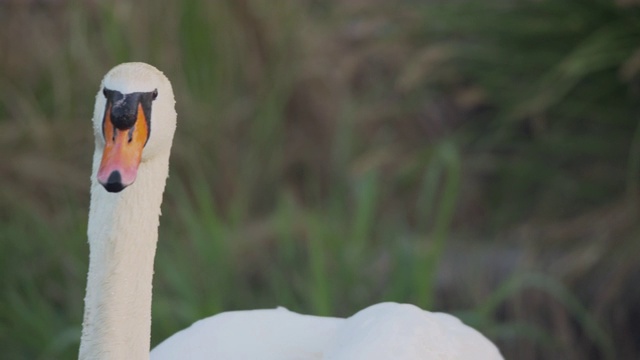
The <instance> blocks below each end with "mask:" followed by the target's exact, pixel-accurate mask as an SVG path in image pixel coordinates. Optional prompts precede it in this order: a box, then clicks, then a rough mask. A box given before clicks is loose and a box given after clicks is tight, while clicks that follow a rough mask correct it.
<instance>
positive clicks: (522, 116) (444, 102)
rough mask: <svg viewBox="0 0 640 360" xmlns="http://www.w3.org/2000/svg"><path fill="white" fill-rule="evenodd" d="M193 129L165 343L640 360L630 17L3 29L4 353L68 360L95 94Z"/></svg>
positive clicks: (576, 9)
mask: <svg viewBox="0 0 640 360" xmlns="http://www.w3.org/2000/svg"><path fill="white" fill-rule="evenodd" d="M125 61H145V62H149V63H152V64H154V65H156V66H157V67H158V68H160V69H162V70H163V71H164V72H165V73H166V74H167V76H168V77H169V78H170V79H171V81H172V83H173V86H174V92H175V93H176V97H177V107H178V114H179V124H178V130H177V134H176V139H175V142H174V148H173V149H174V150H173V154H172V161H171V176H170V178H169V182H168V188H167V191H166V193H165V201H164V204H163V216H162V218H161V227H160V240H159V247H158V254H157V260H156V276H155V279H154V300H153V301H154V303H153V306H154V307H153V318H154V320H153V330H152V333H153V338H152V343H153V344H157V343H158V342H160V341H162V340H163V339H165V338H166V337H167V336H169V335H170V334H172V333H174V332H175V331H177V330H179V329H181V328H183V327H185V326H187V325H189V324H190V323H192V322H193V321H194V320H196V319H199V318H202V317H206V316H209V315H212V314H215V313H217V312H220V311H225V310H235V309H246V308H262V307H275V306H277V305H281V306H286V307H287V308H289V309H291V310H294V311H299V312H305V313H314V314H319V315H333V316H350V315H351V314H353V313H354V312H355V311H357V310H358V309H361V308H363V307H365V306H367V305H370V304H372V303H377V302H381V301H398V302H411V303H414V304H417V305H419V306H421V307H424V308H428V309H432V310H434V311H447V312H453V313H455V314H456V315H458V316H460V317H461V318H462V319H463V320H464V321H465V322H467V323H468V324H470V325H472V326H474V327H476V328H478V329H479V330H480V331H482V332H483V333H485V334H487V335H488V336H489V337H490V338H491V339H492V340H494V341H496V342H497V344H498V346H499V347H500V348H501V351H502V352H503V354H504V355H505V357H506V358H517V359H538V358H540V359H555V358H563V359H602V358H604V359H636V358H638V355H639V354H640V345H639V344H638V341H637V339H638V338H639V337H640V326H639V325H638V324H640V308H639V307H638V304H640V292H639V291H638V286H637V284H638V281H640V265H639V264H640V263H638V261H637V254H639V253H640V242H639V241H638V239H639V238H640V222H639V221H638V220H639V219H638V214H639V212H638V211H639V210H640V208H639V207H638V204H639V203H640V202H639V197H640V190H639V186H640V117H639V115H638V104H639V100H640V6H639V4H638V3H637V2H634V1H619V2H617V3H613V2H611V1H605V0H580V1H574V2H555V1H550V0H549V1H508V2H506V1H500V0H494V1H489V2H487V1H474V0H467V1H463V2H457V1H455V2H435V1H434V2H424V3H423V2H416V1H402V2H393V3H392V2H384V1H368V2H362V1H326V2H319V1H311V0H307V1H293V0H278V1H275V2H270V1H260V0H224V1H216V2H200V1H195V0H185V1H180V2H178V1H176V2H169V1H165V2H152V1H150V0H146V1H139V2H135V3H133V2H114V3H102V2H86V3H85V2H74V1H50V2H35V1H33V2H30V1H5V2H2V3H0V69H1V71H0V152H1V153H2V161H0V174H1V177H0V179H1V180H0V181H2V183H1V184H2V186H0V274H1V276H0V349H2V354H3V357H6V358H8V359H60V358H73V357H74V356H76V353H77V347H78V344H79V336H80V326H81V321H82V310H83V297H84V286H85V281H86V271H87V261H88V246H87V244H86V222H87V208H88V192H89V191H88V190H89V189H88V185H89V181H88V176H89V171H90V162H91V154H92V153H93V134H92V130H91V125H90V117H91V112H92V107H93V102H94V96H95V95H94V94H95V92H96V91H97V89H98V84H99V81H100V78H101V77H102V76H103V75H104V73H105V72H106V71H107V70H108V69H110V68H111V67H112V66H114V65H115V64H117V63H120V62H125Z"/></svg>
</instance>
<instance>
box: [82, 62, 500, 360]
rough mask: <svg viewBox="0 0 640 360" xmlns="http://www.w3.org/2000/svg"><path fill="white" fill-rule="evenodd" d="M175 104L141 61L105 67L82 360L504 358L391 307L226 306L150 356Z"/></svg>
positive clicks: (436, 320)
mask: <svg viewBox="0 0 640 360" xmlns="http://www.w3.org/2000/svg"><path fill="white" fill-rule="evenodd" d="M174 103H175V101H174V98H173V90H172V89H171V84H170V82H169V80H168V79H167V78H166V77H165V76H164V75H163V74H162V73H161V72H160V71H158V70H157V69H156V68H154V67H153V66H151V65H148V64H144V63H126V64H121V65H118V66H116V67H115V68H113V69H112V70H110V71H109V72H108V73H107V74H106V75H105V77H104V79H103V80H102V84H101V86H100V91H99V92H98V95H97V96H96V103H95V109H94V113H93V125H94V133H95V138H96V141H95V153H94V156H93V172H92V175H91V206H90V210H89V226H88V231H87V233H88V237H89V248H90V258H89V259H90V262H89V275H88V280H87V293H86V297H85V312H84V321H83V329H82V338H81V342H80V354H79V357H80V359H92V360H93V359H134V360H135V359H148V358H149V356H150V355H151V358H153V359H155V360H162V359H187V360H188V359H223V360H231V359H242V360H245V359H274V360H276V359H277V360H283V359H291V360H293V359H333V360H340V359H344V360H347V359H368V360H376V359H405V360H408V359H502V357H501V355H500V352H499V351H498V349H497V348H496V347H495V346H494V345H493V344H492V343H491V342H490V341H489V340H487V339H486V338H485V337H483V336H482V335H481V334H480V333H478V332H477V331H475V330H474V329H472V328H470V327H468V326H466V325H464V324H463V323H461V322H460V321H459V320H458V319H456V318H454V317H453V316H450V315H447V314H441V313H430V312H427V311H423V310H421V309H419V308H417V307H415V306H413V305H407V304H395V303H382V304H377V305H373V306H371V307H369V308H366V309H364V310H362V311H360V312H358V313H357V314H355V315H354V316H352V317H350V318H348V319H339V318H328V317H316V316H309V315H300V314H296V313H294V312H291V311H288V310H286V309H284V308H277V309H270V310H252V311H235V312H226V313H222V314H219V315H216V316H212V317H210V318H207V319H204V320H201V321H198V322H196V323H194V324H193V325H192V326H191V327H189V328H187V329H184V330H182V331H180V332H178V333H176V334H175V335H173V336H172V337H170V338H169V339H167V340H165V341H164V342H163V343H161V344H160V345H158V346H157V347H156V348H155V349H154V350H153V351H152V352H151V354H150V353H149V347H150V335H151V281H152V276H153V260H154V256H155V251H156V242H157V239H158V236H157V235H158V223H159V216H160V204H161V202H162V193H163V191H164V187H165V182H166V178H167V175H168V169H169V152H170V149H171V143H172V140H173V133H174V131H175V127H176V112H175V109H174Z"/></svg>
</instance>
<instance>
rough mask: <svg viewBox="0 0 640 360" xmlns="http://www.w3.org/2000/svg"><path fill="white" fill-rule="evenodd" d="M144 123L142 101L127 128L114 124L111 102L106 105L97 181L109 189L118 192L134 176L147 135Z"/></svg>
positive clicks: (131, 182)
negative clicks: (134, 117)
mask: <svg viewBox="0 0 640 360" xmlns="http://www.w3.org/2000/svg"><path fill="white" fill-rule="evenodd" d="M147 124H148V123H147V121H146V119H145V115H144V111H143V110H142V105H141V104H138V111H137V116H136V122H135V123H134V125H133V126H132V127H131V128H129V129H118V128H116V126H115V125H114V124H113V123H112V122H111V105H109V107H108V108H107V111H106V112H105V119H104V122H103V125H102V126H103V129H102V130H103V134H104V138H105V142H106V144H105V147H104V152H103V153H102V161H101V163H100V168H99V169H98V182H100V184H102V186H104V188H105V189H106V190H107V191H108V192H120V191H122V190H123V189H124V188H125V187H127V186H129V185H131V184H133V182H134V181H135V180H136V176H137V174H138V167H139V166H140V159H141V158H142V149H144V145H145V144H146V142H147V138H148V135H149V127H148V125H147Z"/></svg>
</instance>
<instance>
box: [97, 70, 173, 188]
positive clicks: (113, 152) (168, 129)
mask: <svg viewBox="0 0 640 360" xmlns="http://www.w3.org/2000/svg"><path fill="white" fill-rule="evenodd" d="M93 127H94V134H95V137H96V154H95V156H96V160H97V159H98V157H99V159H100V165H99V167H98V169H97V173H96V174H95V176H96V178H97V181H98V182H99V183H100V184H101V185H102V186H104V188H105V189H106V190H107V191H108V192H120V191H122V190H123V189H124V188H126V187H127V186H129V185H131V184H133V182H134V181H135V180H136V176H137V174H138V167H139V166H140V163H141V162H145V161H150V160H152V159H153V158H155V157H157V156H159V155H168V152H169V150H170V149H171V143H172V140H173V133H174V132H175V128H176V111H175V100H174V97H173V90H172V88H171V83H170V82H169V79H167V77H166V76H165V75H164V74H163V73H162V72H161V71H159V70H158V69H156V68H155V67H153V66H151V65H148V64H145V63H124V64H120V65H118V66H116V67H114V68H113V69H111V70H110V71H109V72H108V73H107V74H106V75H105V77H104V79H102V83H101V85H100V90H99V91H98V94H97V96H96V105H95V109H94V112H93ZM96 160H94V161H96Z"/></svg>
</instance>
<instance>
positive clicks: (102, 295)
mask: <svg viewBox="0 0 640 360" xmlns="http://www.w3.org/2000/svg"><path fill="white" fill-rule="evenodd" d="M100 157H101V154H100V153H98V152H97V153H96V154H94V159H93V161H94V166H93V175H92V179H91V182H92V185H91V208H90V211H89V227H88V235H89V250H90V257H89V276H88V279H87V294H86V297H85V310H84V322H83V329H82V339H81V341H80V356H79V358H80V359H92V360H94V359H135V360H137V359H148V358H149V348H150V338H151V284H152V278H153V260H154V257H155V252H156V243H157V240H158V224H159V216H160V204H161V203H162V193H163V192H164V187H165V183H166V178H167V175H168V169H169V151H168V150H167V152H166V154H161V155H159V156H156V157H154V158H153V159H150V160H148V161H144V160H143V162H142V163H141V164H140V167H139V169H138V176H137V178H136V181H135V182H134V183H133V184H132V185H131V186H129V187H128V188H126V189H124V190H123V191H122V192H120V193H108V192H107V191H106V190H105V189H104V188H103V187H102V186H101V185H100V184H99V183H98V182H97V181H96V172H97V167H98V164H99V163H100Z"/></svg>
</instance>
